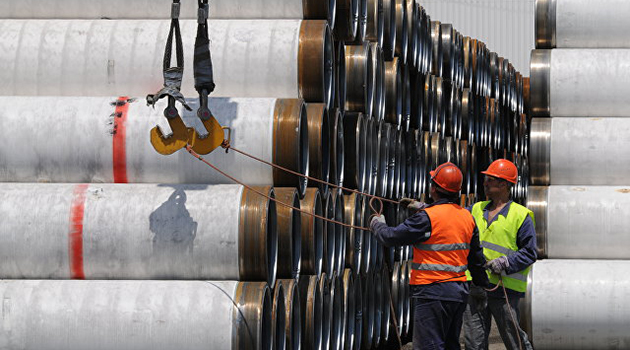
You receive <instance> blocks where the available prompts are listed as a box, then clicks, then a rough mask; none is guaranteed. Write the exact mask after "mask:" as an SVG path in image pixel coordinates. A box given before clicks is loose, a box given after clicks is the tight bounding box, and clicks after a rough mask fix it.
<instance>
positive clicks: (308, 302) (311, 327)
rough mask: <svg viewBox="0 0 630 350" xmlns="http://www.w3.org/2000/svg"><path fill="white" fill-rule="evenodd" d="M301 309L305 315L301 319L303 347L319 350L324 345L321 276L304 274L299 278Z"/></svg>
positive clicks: (307, 349)
mask: <svg viewBox="0 0 630 350" xmlns="http://www.w3.org/2000/svg"><path fill="white" fill-rule="evenodd" d="M298 286H299V290H300V310H301V312H302V315H304V318H303V320H302V321H301V331H302V348H303V349H305V350H319V349H321V345H322V328H323V324H322V322H323V320H324V318H323V317H324V316H323V314H322V312H323V296H322V290H321V289H320V278H319V277H317V276H315V275H312V276H303V277H302V278H300V280H299V284H298Z"/></svg>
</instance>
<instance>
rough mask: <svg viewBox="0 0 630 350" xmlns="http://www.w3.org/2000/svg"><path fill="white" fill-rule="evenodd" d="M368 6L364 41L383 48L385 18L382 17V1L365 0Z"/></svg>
mask: <svg viewBox="0 0 630 350" xmlns="http://www.w3.org/2000/svg"><path fill="white" fill-rule="evenodd" d="M366 2H367V6H368V12H367V27H366V31H365V40H367V41H371V42H374V43H377V44H378V46H379V47H382V46H383V34H384V31H385V18H384V17H383V0H366Z"/></svg>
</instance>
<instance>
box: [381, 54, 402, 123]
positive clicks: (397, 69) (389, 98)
mask: <svg viewBox="0 0 630 350" xmlns="http://www.w3.org/2000/svg"><path fill="white" fill-rule="evenodd" d="M384 94H385V121H386V122H388V123H391V124H395V125H400V124H401V122H402V113H403V67H402V64H401V61H400V59H399V58H398V57H394V60H393V61H391V62H385V92H384Z"/></svg>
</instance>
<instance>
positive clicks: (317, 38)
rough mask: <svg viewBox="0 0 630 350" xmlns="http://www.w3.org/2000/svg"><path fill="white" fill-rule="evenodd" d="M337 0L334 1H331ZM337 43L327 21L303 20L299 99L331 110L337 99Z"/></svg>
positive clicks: (299, 55) (299, 58)
mask: <svg viewBox="0 0 630 350" xmlns="http://www.w3.org/2000/svg"><path fill="white" fill-rule="evenodd" d="M329 1H334V0H329ZM334 60H335V57H334V42H333V38H332V35H331V33H330V27H328V25H327V24H326V22H325V21H303V22H302V26H301V28H300V44H299V53H298V62H299V65H298V85H299V87H300V96H302V97H303V98H304V100H306V101H308V102H323V103H325V104H326V106H328V108H331V107H332V105H333V103H334V100H335V99H334V96H335V91H334V90H335V84H334V83H335V81H334V80H335V79H334V76H335V72H334V71H333V65H334V64H333V61H334Z"/></svg>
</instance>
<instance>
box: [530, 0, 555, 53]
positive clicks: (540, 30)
mask: <svg viewBox="0 0 630 350" xmlns="http://www.w3.org/2000/svg"><path fill="white" fill-rule="evenodd" d="M556 6H557V5H556V0H536V5H535V11H534V14H535V15H534V17H535V18H534V23H535V27H536V28H535V29H534V32H535V33H536V48H537V49H553V48H555V47H556Z"/></svg>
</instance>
